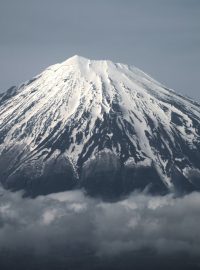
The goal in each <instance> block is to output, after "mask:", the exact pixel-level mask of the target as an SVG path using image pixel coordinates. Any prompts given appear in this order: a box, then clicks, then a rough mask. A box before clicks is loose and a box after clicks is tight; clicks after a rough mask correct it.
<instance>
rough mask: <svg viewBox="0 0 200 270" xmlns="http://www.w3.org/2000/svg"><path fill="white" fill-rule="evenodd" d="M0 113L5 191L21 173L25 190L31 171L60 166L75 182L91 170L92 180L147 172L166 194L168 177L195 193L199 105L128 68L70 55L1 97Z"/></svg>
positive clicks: (170, 185)
mask: <svg viewBox="0 0 200 270" xmlns="http://www.w3.org/2000/svg"><path fill="white" fill-rule="evenodd" d="M0 112H1V114H0V115H1V116H0V143H1V144H0V167H1V169H2V171H3V172H2V175H1V179H2V180H1V182H3V183H5V185H7V186H11V187H12V185H14V186H15V183H16V179H18V178H17V177H18V175H21V174H22V172H23V174H24V175H26V177H25V178H26V180H25V181H26V182H27V181H28V180H27V179H29V178H30V175H29V172H31V171H32V173H34V174H35V175H36V176H37V177H42V176H43V175H45V173H47V175H48V173H49V170H50V169H47V168H49V167H48V166H50V165H49V164H51V163H52V164H54V163H55V161H56V160H57V161H56V162H57V163H56V164H57V165H56V168H57V167H59V166H61V167H59V169H56V170H60V171H61V172H62V166H63V167H64V171H65V170H66V166H67V170H66V171H67V172H69V170H70V173H71V174H70V175H71V176H70V177H71V178H76V179H82V178H83V179H88V177H89V176H88V172H89V171H90V170H91V169H89V168H90V167H91V166H93V168H96V169H95V171H97V172H98V171H100V172H102V171H103V172H105V171H106V172H107V171H110V170H113V171H116V170H118V169H119V168H121V167H123V168H126V169H125V170H133V168H134V170H136V168H137V169H138V168H141V167H142V168H143V167H145V168H150V167H151V168H154V171H155V172H156V174H155V176H152V177H154V178H156V177H157V178H158V177H160V183H162V185H163V186H164V187H166V189H173V188H174V187H175V186H177V184H176V183H175V180H174V175H176V179H177V178H178V177H177V175H179V176H180V177H181V176H182V178H184V180H181V181H183V182H184V183H185V185H188V186H195V185H196V182H195V184H194V183H193V182H191V181H192V180H191V179H190V175H191V174H192V175H193V174H195V175H199V169H200V165H199V164H200V163H199V160H200V158H199V135H200V129H199V122H200V107H199V104H197V103H195V102H193V101H191V100H190V99H188V98H185V97H182V96H180V95H178V94H176V93H175V92H174V91H172V90H170V89H167V88H166V87H164V86H163V85H162V84H160V83H158V82H157V81H155V80H154V79H152V78H151V77H150V76H148V75H146V74H145V73H143V72H142V71H141V70H139V69H137V68H136V67H129V66H127V65H124V64H120V63H113V62H111V61H106V60H103V61H94V60H89V59H86V58H83V57H80V56H77V55H75V56H73V57H71V58H69V59H67V60H66V61H64V62H63V63H60V64H56V65H53V66H50V67H48V68H47V69H46V70H44V71H43V72H42V73H41V74H39V75H38V76H36V77H35V78H33V79H32V80H30V81H28V82H26V83H25V84H23V85H21V86H20V87H18V88H17V87H15V88H11V89H9V90H8V91H7V92H6V93H4V94H3V95H2V96H1V97H0ZM59 160H61V161H59ZM103 160H104V161H105V160H107V164H104V161H103ZM5 164H8V166H7V168H4V166H5ZM66 164H67V165H66ZM91 164H93V165H91ZM102 164H104V165H103V166H104V169H102V168H103V167H102ZM131 164H132V165H131ZM27 167H28V168H29V169H30V168H32V169H30V170H29V172H28V170H27ZM69 168H70V169H69ZM127 168H128V169H127ZM120 170H121V171H123V169H120ZM86 171H87V172H86ZM194 172H195V173H194ZM16 175H17V176H16ZM63 175H65V173H63ZM85 175H87V177H86V176H85ZM89 175H90V176H91V175H92V172H90V174H89ZM156 175H157V176H156ZM31 177H32V178H33V179H35V178H37V177H35V176H31ZM123 177H125V176H123ZM123 177H122V178H123ZM195 177H196V176H195ZM32 178H31V179H32ZM125 178H126V177H125ZM133 178H134V177H132V178H131V179H132V182H133V183H134V179H133ZM188 179H190V180H188ZM52 181H53V180H52ZM78 181H79V180H78ZM84 181H85V180H84ZM84 181H83V182H84ZM130 181H131V180H130ZM151 181H152V180H151ZM195 181H196V180H195ZM18 182H19V180H17V183H18ZM72 182H73V180H72ZM10 183H11V184H10ZM13 183H14V184H13ZM147 183H148V181H147ZM18 185H19V186H20V185H21V184H19V183H18V184H17V188H18ZM178 185H179V184H178ZM72 186H73V185H72ZM133 186H134V184H133ZM136 187H137V185H136Z"/></svg>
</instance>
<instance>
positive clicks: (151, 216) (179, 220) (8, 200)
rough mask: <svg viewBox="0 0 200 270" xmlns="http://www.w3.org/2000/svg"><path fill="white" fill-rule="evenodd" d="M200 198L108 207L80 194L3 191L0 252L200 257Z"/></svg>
mask: <svg viewBox="0 0 200 270" xmlns="http://www.w3.org/2000/svg"><path fill="white" fill-rule="evenodd" d="M199 227H200V194H199V193H193V194H189V195H187V196H185V197H182V198H173V197H172V195H168V196H163V197H158V196H157V197H152V196H148V195H145V194H132V195H131V196H129V198H127V199H125V200H123V201H119V202H115V203H107V202H102V201H100V200H96V199H92V198H89V197H87V196H85V195H84V193H83V192H82V191H71V192H63V193H58V194H52V195H48V196H46V197H45V196H44V197H43V196H42V197H38V198H36V199H29V198H22V197H21V193H11V192H9V191H5V190H3V189H1V190H0V250H5V249H6V250H11V251H15V250H20V249H22V250H23V249H24V250H30V251H31V252H34V253H35V254H37V253H38V254H45V253H48V254H49V253H51V252H52V251H55V250H57V251H59V250H62V252H63V253H65V255H66V256H68V255H69V254H74V252H77V251H78V252H79V254H80V252H83V254H84V253H87V252H93V253H94V254H96V255H110V256H113V255H119V254H121V253H122V252H129V251H130V252H132V251H139V250H142V249H148V248H149V249H152V250H154V251H155V252H156V253H157V254H161V255H162V254H174V253H176V252H186V253H187V254H190V255H194V256H200V233H199Z"/></svg>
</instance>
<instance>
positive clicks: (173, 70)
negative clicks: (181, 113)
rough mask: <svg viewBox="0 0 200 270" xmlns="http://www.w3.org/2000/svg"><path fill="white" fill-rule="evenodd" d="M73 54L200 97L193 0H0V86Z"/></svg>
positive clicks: (199, 36)
mask: <svg viewBox="0 0 200 270" xmlns="http://www.w3.org/2000/svg"><path fill="white" fill-rule="evenodd" d="M74 54H79V55H82V56H85V57H88V58H91V59H110V60H113V61H114V62H123V63H127V64H133V65H135V66H137V67H139V68H141V69H142V70H143V71H145V72H147V73H148V74H150V75H151V76H152V77H154V78H155V79H157V80H158V81H160V82H162V83H164V84H166V85H167V86H168V87H170V88H173V89H175V90H176V91H178V92H182V93H184V94H186V95H188V96H191V97H194V98H197V99H199V100H200V91H199V90H200V89H199V85H200V1H199V0H136V1H135V0H123V1H122V0H121V1H119V0H100V1H99V0H71V1H70V0H56V1H55V0H34V1H33V0H17V1H16V0H0V74H1V76H0V79H1V81H0V91H4V90H6V89H7V88H9V87H10V86H11V85H15V84H19V83H21V82H23V81H25V80H28V79H30V78H31V77H33V76H34V75H36V74H38V73H39V72H40V71H41V70H42V69H44V68H46V67H47V66H48V65H51V64H54V63H57V62H61V61H64V60H65V59H67V58H69V57H70V56H72V55H74Z"/></svg>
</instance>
